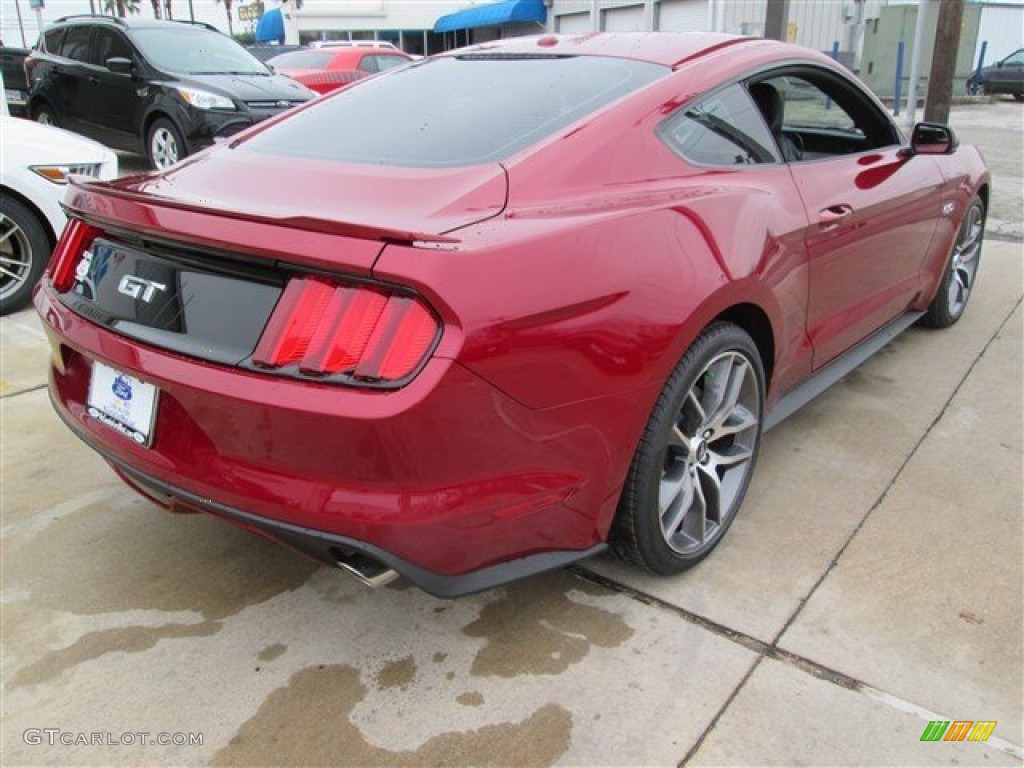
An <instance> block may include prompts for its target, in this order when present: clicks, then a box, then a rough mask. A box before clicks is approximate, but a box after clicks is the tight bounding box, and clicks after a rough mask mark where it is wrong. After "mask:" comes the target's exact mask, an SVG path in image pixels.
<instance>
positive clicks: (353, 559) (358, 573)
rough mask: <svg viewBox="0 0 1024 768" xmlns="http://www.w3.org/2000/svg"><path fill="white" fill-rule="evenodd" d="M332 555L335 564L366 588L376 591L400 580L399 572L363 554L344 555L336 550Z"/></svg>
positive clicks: (350, 553)
mask: <svg viewBox="0 0 1024 768" xmlns="http://www.w3.org/2000/svg"><path fill="white" fill-rule="evenodd" d="M332 554H333V555H334V564H335V565H337V566H338V568H340V569H341V570H342V571H344V572H345V573H347V574H348V575H349V576H351V577H352V578H353V579H355V580H356V581H358V582H359V583H360V584H363V585H364V586H367V587H373V588H374V589H376V588H377V587H383V586H384V585H385V584H390V583H391V582H392V581H394V580H395V579H397V578H398V571H395V570H393V569H392V568H388V567H387V566H386V565H384V563H382V562H380V561H379V560H374V559H373V558H372V557H367V556H366V555H364V554H362V553H361V552H348V553H343V552H340V551H338V550H336V549H335V550H332Z"/></svg>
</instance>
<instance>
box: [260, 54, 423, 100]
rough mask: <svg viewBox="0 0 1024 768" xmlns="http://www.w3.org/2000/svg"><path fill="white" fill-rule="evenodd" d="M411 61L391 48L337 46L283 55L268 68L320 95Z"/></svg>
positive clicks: (276, 58) (407, 56)
mask: <svg viewBox="0 0 1024 768" xmlns="http://www.w3.org/2000/svg"><path fill="white" fill-rule="evenodd" d="M412 60H413V58H412V56H409V55H408V54H407V53H404V52H403V51H400V50H399V49H397V48H395V47H394V46H391V45H366V44H358V45H357V44H352V45H342V44H335V45H325V46H324V47H322V48H304V49H302V50H299V51H292V52H291V53H282V54H281V55H279V56H275V57H274V58H272V59H270V60H269V61H267V64H269V65H270V66H272V67H273V68H274V71H275V72H277V73H278V74H281V75H287V76H288V77H290V78H292V79H293V80H298V81H299V82H300V83H302V84H303V85H304V86H306V87H307V88H309V89H311V90H314V91H316V92H317V93H330V92H331V91H334V90H337V89H338V88H343V87H345V86H346V85H349V84H350V83H354V82H355V81H356V80H360V79H362V78H364V77H367V76H368V75H373V74H376V73H377V72H383V71H384V70H387V69H391V68H392V67H398V66H401V65H402V64H408V63H409V62H410V61H412Z"/></svg>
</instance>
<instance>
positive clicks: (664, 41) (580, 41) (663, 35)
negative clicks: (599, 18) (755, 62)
mask: <svg viewBox="0 0 1024 768" xmlns="http://www.w3.org/2000/svg"><path fill="white" fill-rule="evenodd" d="M754 43H762V44H764V43H768V44H772V45H776V46H779V47H783V46H784V44H783V43H774V41H769V40H764V39H763V38H757V37H745V36H741V35H723V34H714V33H703V32H701V33H697V32H599V33H595V34H587V35H537V36H532V37H513V38H507V39H505V40H494V41H491V42H486V43H480V44H479V45H473V46H470V47H468V48H460V49H458V50H456V51H449V52H447V53H445V54H440V55H441V56H450V55H456V56H458V55H465V54H479V53H493V54H498V55H508V56H516V55H519V56H529V55H534V56H536V55H538V54H540V55H543V54H548V55H555V56H558V55H563V56H564V55H570V56H608V57H611V58H620V59H636V60H637V61H647V62H650V63H652V64H662V65H665V66H674V65H676V64H680V63H682V62H684V61H689V60H690V59H694V58H697V57H700V56H702V55H704V54H707V53H711V52H712V51H716V50H718V49H720V48H726V47H732V46H741V45H751V44H754ZM787 47H788V46H787Z"/></svg>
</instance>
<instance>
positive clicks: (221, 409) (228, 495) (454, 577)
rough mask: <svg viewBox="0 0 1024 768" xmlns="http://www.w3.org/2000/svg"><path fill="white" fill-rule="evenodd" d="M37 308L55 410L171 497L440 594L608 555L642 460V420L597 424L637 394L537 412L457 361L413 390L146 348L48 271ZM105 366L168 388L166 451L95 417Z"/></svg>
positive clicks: (142, 482) (117, 463)
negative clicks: (363, 387)
mask: <svg viewBox="0 0 1024 768" xmlns="http://www.w3.org/2000/svg"><path fill="white" fill-rule="evenodd" d="M36 307H37V309H38V310H39V312H40V314H41V316H42V317H43V320H44V324H45V326H46V328H47V331H48V333H49V335H50V337H51V344H52V346H53V349H54V364H53V368H52V375H51V382H50V392H51V398H52V400H53V402H54V406H55V408H56V410H57V412H58V414H59V415H60V416H61V418H62V419H63V420H64V421H65V422H66V423H67V424H68V426H69V427H70V428H71V429H72V430H73V431H74V432H75V433H76V434H77V435H78V436H79V437H80V438H81V439H82V440H83V441H85V442H86V443H87V444H88V445H89V446H90V447H92V448H93V449H95V450H96V451H98V452H99V453H100V454H101V455H103V456H104V457H105V458H106V459H107V460H108V461H109V462H110V463H111V464H112V465H113V466H114V467H115V468H117V470H118V471H119V472H120V473H122V475H123V476H125V477H126V478H127V479H129V481H130V482H131V483H132V484H133V485H136V486H139V487H141V489H143V490H144V492H146V491H145V489H157V490H158V492H159V493H158V494H157V495H159V496H166V497H168V498H169V499H171V501H169V502H167V503H169V504H170V505H171V506H175V505H180V506H181V507H183V508H185V509H187V510H200V511H207V512H211V513H213V514H217V515H219V516H221V517H225V518H228V519H230V520H232V521H234V522H236V523H238V524H240V525H243V526H245V527H248V528H251V529H254V530H257V531H258V532H260V533H262V534H264V535H268V536H271V537H272V538H274V539H277V540H279V541H282V542H284V543H286V544H288V545H289V546H292V547H294V548H295V549H299V550H301V551H303V552H305V553H306V554H308V555H311V556H313V557H315V558H317V559H319V560H321V561H326V562H331V563H333V562H336V558H335V557H334V555H333V554H332V548H343V549H349V550H354V551H358V552H362V553H365V554H367V555H369V556H371V557H373V558H375V559H377V560H380V561H381V562H384V563H385V564H387V565H388V566H390V567H392V568H394V569H395V570H396V571H398V572H399V573H402V574H404V575H405V576H407V577H408V578H409V579H410V580H412V581H413V582H415V583H416V584H418V585H420V586H421V587H423V588H424V589H425V590H426V591H428V592H432V593H434V594H437V595H457V594H463V593H466V592H471V591H475V590H478V589H485V588H487V587H489V586H492V585H494V584H497V583H500V582H502V581H507V580H510V579H514V578H520V577H522V576H526V575H529V574H531V573H534V572H537V571H540V570H544V569H547V568H552V567H557V566H559V565H562V564H564V563H568V562H571V561H573V560H576V559H579V558H582V557H587V556H589V555H591V554H593V553H594V552H597V551H600V550H601V549H603V541H604V539H605V538H606V535H607V531H608V527H609V525H610V522H611V518H612V515H613V513H614V510H615V506H616V504H617V498H618V493H619V489H620V488H621V483H622V479H623V477H624V473H625V471H626V468H627V467H626V466H615V465H616V464H617V463H620V462H616V461H614V460H613V457H614V456H616V455H617V454H618V453H619V451H617V450H613V446H616V445H617V444H619V443H621V442H623V439H624V434H623V433H622V430H626V429H629V430H632V429H633V425H632V420H631V419H624V418H620V417H618V416H616V417H614V418H610V419H609V423H608V424H605V425H599V424H595V423H593V422H590V423H588V422H587V416H585V415H584V411H585V412H586V413H587V414H589V413H592V412H594V411H595V410H596V412H599V413H610V414H624V413H628V410H629V409H628V407H627V406H628V402H629V400H630V399H631V398H632V397H633V395H629V396H623V397H622V398H609V399H608V402H602V403H589V404H587V405H585V406H566V407H565V408H558V409H550V410H547V411H543V412H539V411H533V410H530V409H527V408H525V407H524V406H521V405H519V404H518V403H516V402H515V401H513V400H511V399H509V398H508V397H506V396H505V395H503V394H502V393H501V392H500V391H498V390H497V389H495V388H494V387H493V386H491V385H490V384H488V383H487V382H485V381H484V380H482V379H480V378H479V377H477V376H476V375H475V374H473V373H471V372H470V371H468V370H467V369H465V368H463V367H462V366H461V365H459V364H458V363H455V362H453V361H450V360H443V359H434V360H431V361H430V362H429V363H428V364H427V366H426V367H425V368H424V369H423V371H422V372H421V373H420V374H419V376H417V378H416V379H415V380H414V381H413V382H412V383H411V384H410V385H408V386H407V387H405V388H403V389H401V390H398V391H394V392H379V391H356V390H350V389H346V388H342V387H337V386H329V385H322V384H317V383H310V382H301V381H296V380H289V379H282V378H278V377H273V376H269V375H263V374H258V373H253V372H249V371H244V370H240V369H237V368H231V367H229V366H219V365H215V364H210V363H205V362H202V361H197V360H194V359H189V358H185V357H182V356H181V355H178V354H174V353H170V352H165V351H161V350H158V349H154V348H151V347H147V346H145V345H143V344H141V343H140V342H138V341H132V340H129V339H126V338H123V337H121V336H118V335H117V334H114V333H111V332H110V331H107V330H105V329H103V328H101V327H99V326H97V325H94V324H93V323H90V322H88V321H87V320H85V319H83V318H81V317H79V316H78V315H76V314H74V313H73V312H71V311H70V310H69V309H67V308H66V307H65V306H64V305H63V304H62V303H61V302H60V301H59V300H58V299H57V297H56V295H55V294H54V293H53V291H52V288H51V287H50V285H49V282H48V281H47V280H45V279H44V280H43V281H42V282H41V283H40V288H39V289H38V291H37V293H36ZM94 360H100V361H102V362H104V363H105V364H107V365H109V366H112V367H114V368H116V369H118V370H121V371H123V372H125V373H129V374H131V375H133V376H136V377H138V378H140V379H142V380H144V381H147V382H149V383H152V384H154V385H155V386H156V387H157V388H158V389H159V391H160V397H159V405H158V413H157V416H156V420H155V433H154V435H155V437H154V440H153V444H152V447H151V448H148V449H147V448H144V447H141V446H138V445H136V444H134V443H133V442H132V441H131V440H129V439H127V438H125V437H124V436H122V435H121V434H119V433H117V432H114V431H113V430H111V429H110V428H109V427H107V426H105V425H104V424H102V423H99V422H97V421H96V420H95V419H93V418H92V417H91V416H89V414H88V413H87V409H86V399H87V393H88V388H89V381H90V376H91V371H92V362H93V361H94ZM612 401H615V402H612ZM581 409H584V410H581ZM150 495H154V494H153V493H151V492H150Z"/></svg>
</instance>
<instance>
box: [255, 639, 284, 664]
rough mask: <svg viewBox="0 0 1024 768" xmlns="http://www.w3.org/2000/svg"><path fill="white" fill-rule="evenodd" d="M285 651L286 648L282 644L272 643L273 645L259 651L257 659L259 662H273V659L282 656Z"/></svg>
mask: <svg viewBox="0 0 1024 768" xmlns="http://www.w3.org/2000/svg"><path fill="white" fill-rule="evenodd" d="M287 650H288V646H287V645H285V644H284V643H274V644H273V645H268V646H267V647H266V648H264V649H263V650H262V651H260V652H259V655H258V657H257V658H258V659H259V660H260V661H273V660H274V659H276V658H279V657H280V656H281V654H283V653H284V652H285V651H287Z"/></svg>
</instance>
